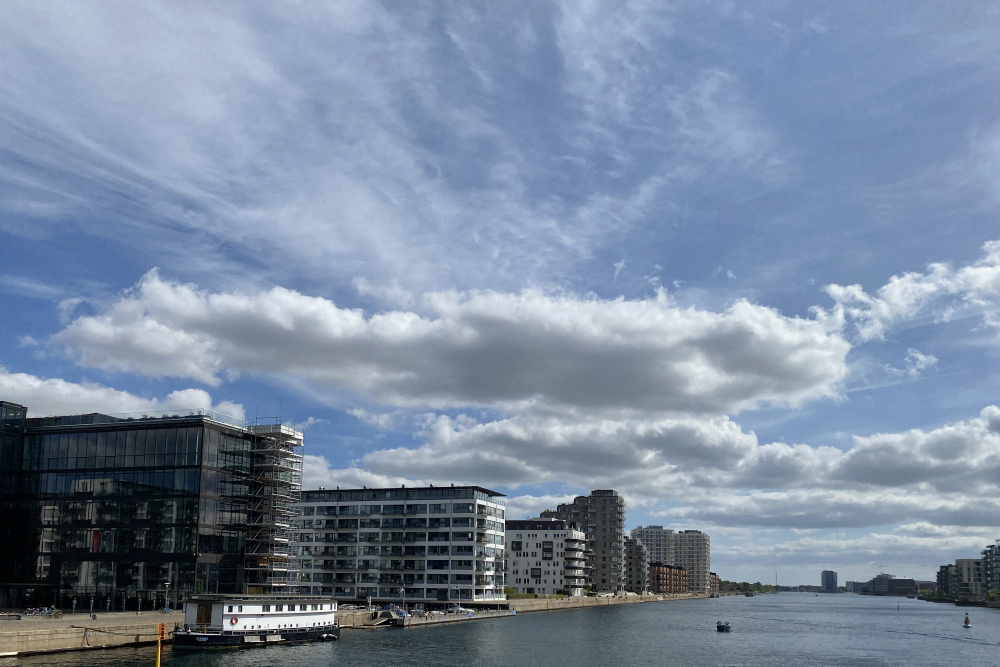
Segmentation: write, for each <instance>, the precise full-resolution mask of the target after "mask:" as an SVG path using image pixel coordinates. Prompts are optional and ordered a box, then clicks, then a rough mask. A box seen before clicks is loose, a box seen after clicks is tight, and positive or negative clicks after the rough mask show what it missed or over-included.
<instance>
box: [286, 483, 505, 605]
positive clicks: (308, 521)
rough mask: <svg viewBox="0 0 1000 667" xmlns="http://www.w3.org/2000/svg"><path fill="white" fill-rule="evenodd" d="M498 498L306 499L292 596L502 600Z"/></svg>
mask: <svg viewBox="0 0 1000 667" xmlns="http://www.w3.org/2000/svg"><path fill="white" fill-rule="evenodd" d="M503 497H504V496H503V494H501V493H497V492H496V491H490V490H489V489H485V488H483V487H480V486H453V487H434V486H430V487H420V488H405V487H400V488H391V489H390V488H385V489H368V488H361V489H344V490H340V489H336V490H329V489H318V490H311V491H304V492H303V493H302V500H301V503H300V513H299V526H298V542H297V548H298V557H299V567H300V570H301V573H300V589H299V592H301V593H306V592H311V593H313V594H320V595H334V596H335V597H336V598H337V599H338V600H339V601H342V602H348V601H351V602H354V601H359V600H361V601H367V600H368V599H369V598H370V599H371V601H372V602H373V603H376V602H377V603H385V602H402V601H415V602H432V603H435V604H436V603H438V602H447V601H461V602H474V601H478V602H483V601H489V600H503V599H506V597H505V596H504V592H503V587H504V573H503V572H504V501H503Z"/></svg>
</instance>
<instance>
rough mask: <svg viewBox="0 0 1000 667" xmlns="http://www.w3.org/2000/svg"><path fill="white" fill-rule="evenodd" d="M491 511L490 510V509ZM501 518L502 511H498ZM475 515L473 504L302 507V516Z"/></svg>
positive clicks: (474, 505)
mask: <svg viewBox="0 0 1000 667" xmlns="http://www.w3.org/2000/svg"><path fill="white" fill-rule="evenodd" d="M491 509H492V508H491ZM499 511H500V513H501V517H502V515H503V510H499ZM452 513H454V514H475V513H476V504H475V503H439V504H433V503H431V504H427V505H425V504H419V505H304V506H303V507H302V516H371V515H380V514H452Z"/></svg>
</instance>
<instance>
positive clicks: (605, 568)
mask: <svg viewBox="0 0 1000 667" xmlns="http://www.w3.org/2000/svg"><path fill="white" fill-rule="evenodd" d="M542 518H544V519H564V520H566V521H570V522H571V523H575V524H576V526H577V527H578V528H579V529H581V530H584V531H585V534H586V536H587V549H588V551H589V552H590V557H589V559H588V571H587V575H588V580H587V587H588V588H589V589H590V590H592V591H596V592H618V591H621V590H623V588H624V586H625V499H624V498H622V497H621V496H620V495H618V492H617V491H612V490H608V489H596V490H594V491H592V492H591V493H590V495H589V496H577V497H576V498H574V499H573V502H572V503H568V504H563V505H559V506H558V507H557V508H556V509H554V510H545V511H544V512H542Z"/></svg>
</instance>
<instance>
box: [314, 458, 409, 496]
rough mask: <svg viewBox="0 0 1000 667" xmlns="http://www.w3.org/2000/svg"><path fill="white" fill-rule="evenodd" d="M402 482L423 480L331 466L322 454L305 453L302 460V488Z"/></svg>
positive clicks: (354, 487) (386, 484) (384, 484)
mask: <svg viewBox="0 0 1000 667" xmlns="http://www.w3.org/2000/svg"><path fill="white" fill-rule="evenodd" d="M403 484H411V485H421V484H423V482H422V481H421V480H411V479H408V478H406V477H391V476H387V475H379V474H376V473H373V472H370V471H368V470H363V469H361V468H357V467H354V466H351V467H349V468H332V467H331V466H330V462H329V461H328V460H327V459H326V457H324V456H314V455H312V454H306V455H305V456H304V457H303V461H302V488H304V489H318V488H320V487H323V488H325V489H335V488H337V487H339V486H343V487H345V488H348V489H359V488H361V487H362V486H367V487H370V488H380V487H382V488H385V487H393V486H402V485H403Z"/></svg>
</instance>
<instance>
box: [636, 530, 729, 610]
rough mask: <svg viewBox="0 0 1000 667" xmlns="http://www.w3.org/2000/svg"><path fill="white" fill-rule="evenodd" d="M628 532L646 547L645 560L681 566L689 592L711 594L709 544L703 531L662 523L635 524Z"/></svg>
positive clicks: (709, 540) (710, 548) (710, 546)
mask: <svg viewBox="0 0 1000 667" xmlns="http://www.w3.org/2000/svg"><path fill="white" fill-rule="evenodd" d="M629 534H630V535H631V536H632V537H634V538H637V539H639V540H641V541H642V543H643V544H644V545H645V546H646V549H647V550H648V552H649V562H651V563H664V564H667V565H675V566H677V567H682V568H684V570H685V571H686V572H687V582H688V587H689V589H690V591H691V592H694V593H706V594H709V593H711V590H712V582H711V569H712V543H711V538H710V537H709V536H708V535H707V534H705V533H703V532H701V531H699V530H681V531H674V530H671V529H670V528H664V527H663V526H639V527H638V528H633V529H632V531H631V532H630V533H629Z"/></svg>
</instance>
